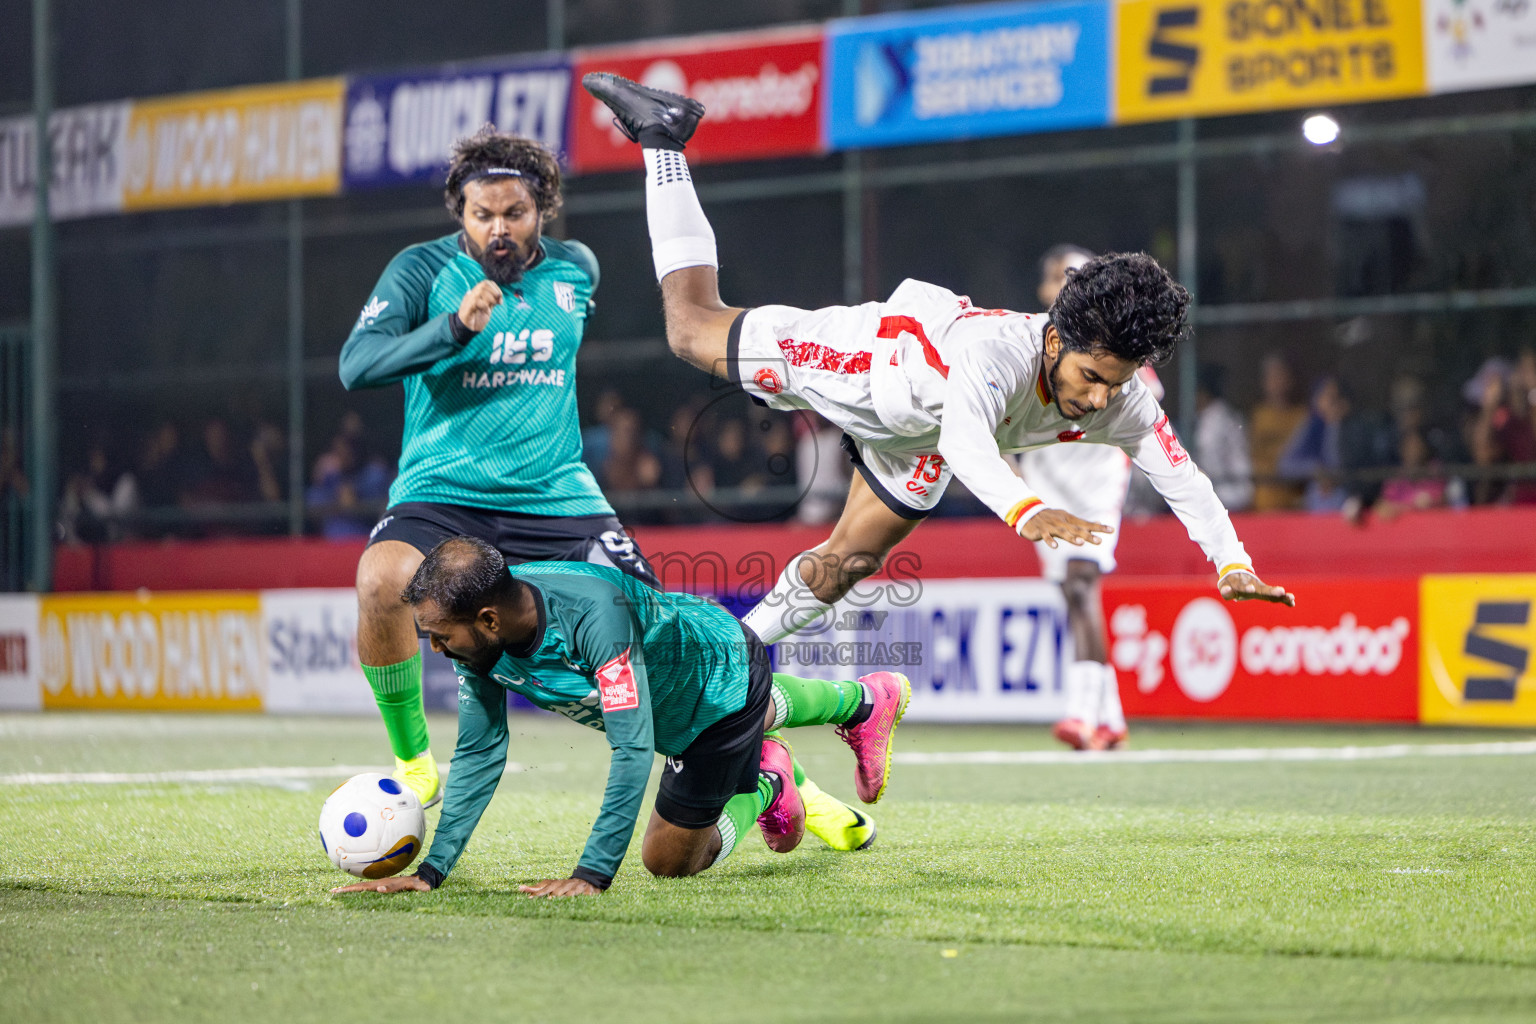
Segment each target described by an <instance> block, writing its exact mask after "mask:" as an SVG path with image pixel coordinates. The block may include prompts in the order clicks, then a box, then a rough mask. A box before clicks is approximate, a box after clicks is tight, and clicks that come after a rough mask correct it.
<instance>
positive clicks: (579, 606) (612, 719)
mask: <svg viewBox="0 0 1536 1024" xmlns="http://www.w3.org/2000/svg"><path fill="white" fill-rule="evenodd" d="M509 571H510V572H511V573H512V575H513V576H516V577H517V578H518V579H520V580H522V581H523V582H525V583H527V584H528V585H529V586H531V587H532V588H533V596H534V604H535V606H536V607H537V609H538V628H537V630H536V631H535V633H534V635H533V638H532V639H531V640H530V641H529V642H528V643H527V644H526V645H524V646H522V647H519V648H515V649H512V648H509V649H506V650H505V651H504V652H503V653H502V656H501V658H500V660H498V661H497V662H496V665H495V667H494V668H493V669H492V670H491V672H490V674H489V675H488V676H483V675H480V674H478V673H476V672H474V671H472V670H471V669H469V668H468V667H466V666H464V665H462V664H460V663H458V662H455V663H454V665H455V668H456V669H457V671H458V674H459V739H458V744H457V746H455V748H454V752H453V770H452V771H451V772H450V773H449V775H448V783H447V788H446V790H445V792H444V796H443V813H442V817H441V818H440V819H439V820H438V823H437V831H436V833H435V834H434V835H433V837H432V847H431V849H430V850H429V851H428V853H427V857H426V860H425V862H424V863H426V864H429V865H431V866H432V867H433V868H434V869H436V870H437V871H439V872H441V873H442V874H443V875H447V874H448V872H449V871H450V870H451V869H452V868H453V865H454V862H456V861H457V860H458V859H459V854H460V853H462V852H463V850H464V844H465V842H466V841H468V839H469V835H470V833H471V832H473V831H474V829H475V825H476V824H478V823H479V821H480V815H481V814H482V813H484V811H485V808H486V805H487V804H489V803H490V800H491V794H492V793H494V792H495V790H496V784H497V783H498V782H499V781H500V780H501V773H502V770H503V769H504V768H505V766H506V761H507V691H508V690H511V691H513V692H516V693H520V694H522V695H523V696H524V697H527V698H528V699H529V700H530V701H532V702H533V703H534V704H536V705H537V706H539V707H541V708H544V709H546V710H549V711H556V712H559V713H560V714H562V715H565V716H566V717H568V718H570V719H573V720H574V721H577V722H580V723H581V724H582V725H586V726H590V727H591V728H593V729H597V730H599V731H602V732H604V733H606V734H607V736H608V744H609V746H610V747H612V749H613V760H612V764H611V766H610V768H609V772H608V785H607V789H606V791H605V792H604V794H603V806H602V810H601V812H600V813H599V814H598V816H597V821H596V822H595V823H594V824H593V826H592V835H591V837H590V838H589V839H588V840H587V846H586V849H585V851H584V852H583V853H582V855H581V860H580V861H579V862H578V864H577V867H578V868H581V869H584V870H585V871H587V872H590V873H593V874H596V875H600V876H603V877H606V878H612V877H613V875H614V873H615V872H616V871H618V868H619V863H620V862H621V861H622V860H623V859H624V853H625V851H626V850H628V848H629V841H630V838H631V837H632V836H633V835H634V831H635V822H636V820H637V818H638V816H639V813H640V802H641V799H642V798H643V797H644V795H645V786H646V783H647V782H648V781H649V779H650V775H651V764H652V761H653V760H654V757H653V755H654V754H657V753H660V754H668V755H671V754H681V753H682V752H683V750H685V749H686V748H687V747H688V745H689V744H690V743H692V742H693V740H694V738H695V737H696V736H698V735H699V733H701V732H703V731H704V730H705V729H706V728H708V727H709V726H711V725H713V724H714V723H715V722H718V721H719V720H720V719H722V718H725V717H726V716H727V715H730V714H732V713H734V712H737V711H740V710H741V709H742V708H743V707H745V706H746V701H747V670H748V653H747V641H746V635H745V634H744V633H743V632H742V625H741V623H740V622H738V621H737V620H736V618H735V617H734V616H732V615H731V614H730V612H727V611H726V610H725V609H723V608H721V607H720V606H719V605H715V604H711V603H710V602H708V601H705V600H704V599H703V598H699V597H694V596H692V595H690V594H668V593H663V592H661V591H658V590H654V589H652V588H651V587H648V586H646V585H645V584H644V583H641V582H640V581H639V580H637V579H635V578H634V577H632V576H628V575H626V574H624V573H622V572H620V571H619V570H617V569H614V568H611V567H609V566H606V565H591V564H586V563H577V562H529V563H526V564H523V565H518V566H514V567H512V568H511V569H510V570H509Z"/></svg>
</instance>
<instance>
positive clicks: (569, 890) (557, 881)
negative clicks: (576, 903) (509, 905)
mask: <svg viewBox="0 0 1536 1024" xmlns="http://www.w3.org/2000/svg"><path fill="white" fill-rule="evenodd" d="M517 891H518V892H525V893H527V894H528V895H529V897H530V898H531V897H534V896H596V895H598V894H599V893H601V892H602V891H603V890H601V889H599V888H598V887H597V886H595V885H593V884H592V883H591V882H588V881H586V880H585V879H581V878H546V879H544V881H542V882H540V883H539V884H538V885H520V886H518V887H517Z"/></svg>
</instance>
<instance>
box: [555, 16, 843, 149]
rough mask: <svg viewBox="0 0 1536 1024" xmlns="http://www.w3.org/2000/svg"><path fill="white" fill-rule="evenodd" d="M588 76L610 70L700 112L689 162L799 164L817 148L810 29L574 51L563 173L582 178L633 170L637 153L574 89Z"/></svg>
mask: <svg viewBox="0 0 1536 1024" xmlns="http://www.w3.org/2000/svg"><path fill="white" fill-rule="evenodd" d="M590 71H611V72H613V73H614V74H618V75H623V76H624V77H625V78H632V79H634V80H635V81H637V82H640V83H641V84H642V85H648V86H651V87H653V88H657V89H665V90H667V91H668V92H675V93H681V94H683V95H685V96H692V97H693V98H694V99H696V100H698V101H699V102H700V103H702V104H704V108H705V114H704V120H703V121H702V122H701V123H700V124H699V130H698V133H697V134H696V135H695V136H694V137H693V140H692V141H691V142H689V143H688V159H689V160H690V161H692V162H695V163H698V162H708V161H711V160H715V161H721V160H751V159H759V158H768V157H784V156H804V155H807V154H810V153H819V152H821V151H822V150H823V149H824V148H825V147H824V145H823V141H822V137H821V94H822V89H823V81H824V79H825V74H824V70H823V66H822V33H821V29H820V28H808V29H807V28H797V29H783V30H777V31H769V32H752V33H741V34H736V35H717V36H697V37H694V38H691V39H674V40H666V41H662V42H659V43H650V44H646V45H644V46H625V47H611V48H610V47H604V48H602V49H592V50H580V51H577V53H576V70H575V75H574V76H573V77H574V81H573V84H572V87H571V88H572V95H573V96H574V97H575V102H574V103H573V104H572V115H571V116H572V117H573V119H574V120H573V122H572V126H571V149H572V153H571V163H572V166H573V167H574V168H575V169H576V170H577V171H578V172H580V173H583V174H587V173H591V172H594V171H619V170H626V169H634V168H640V167H642V166H644V163H643V161H642V160H641V157H640V147H639V146H637V145H635V144H634V143H632V142H630V141H629V140H628V139H626V138H625V137H624V135H623V133H621V132H620V131H619V130H618V128H616V127H615V126H614V124H613V112H612V111H610V110H609V109H608V108H607V107H606V106H604V105H603V104H601V103H599V102H598V101H597V100H595V99H593V98H592V96H591V95H590V94H589V93H588V92H587V91H586V90H585V89H583V88H582V87H581V76H582V75H585V74H587V73H588V72H590Z"/></svg>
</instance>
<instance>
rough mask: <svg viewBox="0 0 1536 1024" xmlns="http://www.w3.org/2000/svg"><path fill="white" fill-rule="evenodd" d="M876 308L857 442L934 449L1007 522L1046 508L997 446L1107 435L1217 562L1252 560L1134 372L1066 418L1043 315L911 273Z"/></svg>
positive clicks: (898, 449) (897, 449)
mask: <svg viewBox="0 0 1536 1024" xmlns="http://www.w3.org/2000/svg"><path fill="white" fill-rule="evenodd" d="M871 305H873V304H871ZM879 312H880V320H879V325H880V326H879V329H878V331H877V332H876V333H877V340H876V342H875V344H874V346H873V351H872V353H871V359H870V394H871V399H872V401H873V404H874V410H875V413H876V415H877V416H878V418H879V426H880V427H883V428H884V429H883V430H881V429H878V427H877V428H876V429H874V430H868V431H867V433H868V434H873V435H876V436H861V440H863V441H865V442H866V443H867V444H869V445H870V446H872V447H875V448H879V449H883V450H886V451H890V452H893V453H913V454H917V453H930V452H937V453H938V454H939V455H940V456H942V457H943V458H944V460H945V462H947V463H948V464H949V467H950V468H951V469H952V470H953V471H954V474H955V476H957V477H959V478H960V480H961V481H962V482H963V483H964V484H965V486H966V487H967V488H969V489H970V491H971V493H972V494H975V495H976V496H977V497H978V498H980V499H981V500H982V501H983V502H984V503H986V505H987V507H988V508H990V509H991V510H992V511H993V512H995V513H996V514H997V515H998V516H999V517H1000V518H1001V519H1003V520H1004V521H1006V522H1008V523H1009V524H1010V525H1016V524H1017V523H1019V522H1021V521H1023V520H1024V519H1027V518H1029V517H1031V516H1032V515H1034V514H1036V513H1038V512H1039V511H1041V510H1043V508H1044V506H1043V504H1042V503H1041V502H1040V498H1039V496H1038V495H1036V494H1035V493H1034V492H1033V491H1031V490H1030V489H1029V487H1028V485H1027V484H1025V482H1024V481H1023V480H1022V479H1021V478H1020V477H1019V475H1018V474H1017V473H1016V472H1015V471H1014V468H1013V467H1012V465H1010V464H1009V462H1008V460H1006V459H1004V458H1003V456H1004V454H1007V453H1011V452H1021V451H1027V450H1029V449H1031V448H1039V447H1042V446H1044V445H1048V444H1058V443H1071V442H1077V441H1090V442H1099V443H1103V444H1111V445H1114V446H1116V447H1118V448H1120V449H1122V450H1123V451H1125V452H1126V454H1128V455H1129V456H1130V457H1131V459H1132V461H1133V462H1135V464H1136V465H1137V466H1138V467H1139V468H1140V469H1141V470H1142V472H1144V473H1145V474H1146V475H1147V478H1148V479H1150V480H1151V481H1152V483H1153V485H1154V486H1156V488H1157V490H1158V492H1159V493H1160V494H1162V496H1163V497H1164V499H1166V500H1167V502H1168V505H1169V507H1170V508H1172V509H1173V511H1174V513H1175V514H1176V515H1178V517H1179V519H1180V520H1181V521H1182V522H1183V523H1184V527H1185V529H1186V530H1188V532H1189V536H1190V539H1191V540H1193V541H1195V543H1197V544H1199V545H1200V547H1201V549H1202V550H1203V551H1204V552H1205V554H1206V557H1207V558H1209V559H1210V560H1211V561H1212V562H1213V563H1214V564H1215V565H1216V566H1217V568H1218V569H1219V570H1221V571H1223V572H1225V571H1226V570H1227V569H1229V568H1231V567H1234V566H1237V567H1250V566H1251V565H1252V563H1251V562H1250V561H1249V558H1248V553H1247V551H1246V550H1244V548H1243V545H1242V542H1241V541H1239V540H1238V538H1237V531H1236V530H1234V529H1233V528H1232V520H1231V517H1230V516H1228V514H1227V510H1226V508H1225V507H1224V506H1223V505H1222V503H1221V501H1220V499H1219V498H1217V496H1216V492H1215V490H1214V489H1213V488H1212V487H1211V482H1210V481H1209V480H1208V479H1207V478H1206V476H1205V474H1203V473H1201V472H1200V470H1199V469H1198V468H1197V467H1196V466H1195V464H1194V461H1193V460H1192V459H1191V458H1190V457H1189V454H1188V453H1187V452H1186V451H1185V450H1184V448H1183V446H1182V445H1180V443H1179V441H1178V438H1177V437H1175V436H1174V432H1173V429H1172V427H1171V426H1170V425H1169V422H1168V416H1167V414H1166V413H1164V412H1163V409H1162V407H1161V406H1160V405H1159V404H1158V402H1157V399H1156V398H1154V397H1153V395H1152V393H1151V391H1150V390H1149V389H1148V388H1147V386H1146V385H1145V384H1144V383H1143V382H1142V381H1141V380H1140V379H1139V378H1133V379H1132V380H1131V381H1129V382H1128V383H1127V384H1126V385H1125V387H1124V388H1122V389H1121V391H1120V393H1119V394H1118V395H1114V396H1112V397H1111V398H1110V400H1109V404H1108V406H1107V407H1106V408H1104V409H1103V410H1100V411H1098V412H1093V413H1090V414H1089V415H1087V416H1084V417H1081V418H1079V419H1076V420H1072V419H1068V418H1067V417H1065V416H1063V415H1061V412H1060V410H1059V409H1057V407H1056V403H1055V402H1053V401H1052V400H1051V398H1050V395H1049V391H1048V389H1047V387H1046V381H1045V358H1044V333H1045V328H1046V325H1047V323H1048V321H1047V318H1046V317H1045V316H1044V315H1043V314H1026V313H1014V312H1010V311H1008V310H994V309H978V308H976V307H974V306H972V305H971V303H970V300H969V299H967V298H965V297H963V296H959V295H956V294H955V293H954V292H951V291H949V290H948V289H946V288H941V287H939V286H937V285H932V284H926V283H924V282H921V281H913V280H910V279H909V280H907V281H904V282H902V284H901V286H900V287H898V288H897V289H896V290H895V292H893V293H892V294H891V297H890V298H889V299H888V300H887V301H885V302H884V303H881V304H879Z"/></svg>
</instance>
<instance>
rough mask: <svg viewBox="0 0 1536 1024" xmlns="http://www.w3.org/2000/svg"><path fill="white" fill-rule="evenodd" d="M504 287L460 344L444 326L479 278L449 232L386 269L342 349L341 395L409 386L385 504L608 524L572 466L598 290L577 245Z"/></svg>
mask: <svg viewBox="0 0 1536 1024" xmlns="http://www.w3.org/2000/svg"><path fill="white" fill-rule="evenodd" d="M541 245H542V246H543V249H544V258H543V259H542V260H541V261H539V263H538V264H536V265H535V266H534V267H532V268H531V269H530V270H528V271H527V272H526V273H525V274H524V275H523V278H522V280H520V281H518V282H517V283H515V284H510V285H507V286H505V287H503V288H502V296H503V299H502V302H501V305H499V306H497V307H496V308H495V310H494V311H492V313H491V319H490V322H489V323H488V324H487V325H486V326H485V329H484V330H482V331H480V333H478V334H476V335H475V336H474V337H472V338H470V339H469V340H468V341H467V342H465V343H463V344H460V343H459V341H458V340H456V339H455V337H454V333H453V329H452V328H451V327H450V325H449V315H450V314H452V313H456V312H457V311H458V308H459V303H460V302H461V301H462V300H463V298H464V294H465V293H466V292H468V291H469V290H470V289H471V288H473V287H474V286H475V285H477V284H479V283H480V282H481V281H484V280H485V274H484V272H483V271H482V270H481V268H480V264H479V263H478V262H476V261H475V260H474V259H472V258H471V257H470V256H469V254H468V253H467V252H465V251H464V249H463V247H462V245H461V242H460V236H459V235H457V234H454V235H449V236H447V237H445V238H439V239H437V240H436V241H433V242H424V243H422V244H421V245H413V246H411V247H410V248H409V249H406V250H405V251H404V252H401V253H400V254H399V255H398V256H396V257H395V258H394V259H393V260H391V261H390V263H389V266H388V267H386V268H385V270H384V276H383V277H381V278H379V283H378V285H377V287H376V288H375V289H374V292H373V297H372V298H371V299H369V300H368V305H367V306H365V307H364V308H363V312H362V315H361V316H359V317H358V318H357V325H356V326H355V327H353V328H352V334H351V336H350V337H348V338H347V342H346V344H345V345H343V346H342V349H341V382H342V384H343V385H345V386H346V387H347V389H348V390H351V389H354V388H370V387H383V386H385V385H388V384H393V383H395V382H396V381H400V382H402V383H403V384H404V385H405V437H404V440H403V442H402V444H401V451H400V474H399V476H397V477H396V478H395V482H394V484H393V486H391V487H390V489H389V502H390V504H391V505H398V504H400V503H401V502H406V501H427V502H440V503H446V504H452V505H470V506H474V507H478V508H487V509H494V510H496V511H501V512H519V513H523V514H527V515H542V516H584V515H612V514H613V509H612V508H610V507H609V505H608V502H607V501H606V500H604V498H603V493H602V491H601V490H600V489H599V488H598V486H597V481H596V480H595V479H594V478H593V476H592V472H591V470H589V469H588V468H587V467H586V465H585V464H584V463H583V462H582V461H581V431H580V425H579V422H578V419H577V411H576V349H577V348H578V347H579V346H580V345H581V335H582V331H583V329H584V328H585V326H586V321H587V314H588V312H589V310H590V308H591V302H592V294H593V292H594V291H595V290H596V289H597V280H598V269H597V259H596V258H595V257H594V256H593V255H592V251H591V250H590V249H588V248H587V247H586V246H584V245H582V244H581V243H580V242H570V241H567V242H561V241H558V240H556V239H553V238H545V239H543V240H542V242H541Z"/></svg>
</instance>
